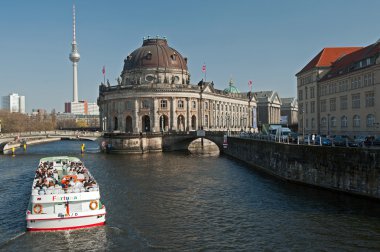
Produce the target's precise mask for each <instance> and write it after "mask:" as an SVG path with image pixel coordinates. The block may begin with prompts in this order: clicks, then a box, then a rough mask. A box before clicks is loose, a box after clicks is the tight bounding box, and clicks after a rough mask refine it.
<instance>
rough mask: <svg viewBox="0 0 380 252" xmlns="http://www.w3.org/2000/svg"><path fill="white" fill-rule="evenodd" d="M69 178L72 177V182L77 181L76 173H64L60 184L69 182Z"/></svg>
mask: <svg viewBox="0 0 380 252" xmlns="http://www.w3.org/2000/svg"><path fill="white" fill-rule="evenodd" d="M71 179H73V180H74V182H77V175H66V176H64V177H63V179H62V181H61V183H62V184H69V183H70V180H71Z"/></svg>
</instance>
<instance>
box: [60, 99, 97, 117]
mask: <svg viewBox="0 0 380 252" xmlns="http://www.w3.org/2000/svg"><path fill="white" fill-rule="evenodd" d="M65 113H71V114H74V115H99V106H98V105H97V104H96V103H91V102H87V101H78V102H66V103H65Z"/></svg>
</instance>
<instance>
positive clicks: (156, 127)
mask: <svg viewBox="0 0 380 252" xmlns="http://www.w3.org/2000/svg"><path fill="white" fill-rule="evenodd" d="M157 111H158V100H157V98H153V112H152V113H151V114H153V118H154V120H153V126H152V127H153V129H152V131H154V132H159V131H160V115H159V114H158V113H157Z"/></svg>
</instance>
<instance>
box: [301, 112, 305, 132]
mask: <svg viewBox="0 0 380 252" xmlns="http://www.w3.org/2000/svg"><path fill="white" fill-rule="evenodd" d="M302 136H303V138H304V139H305V110H304V108H302Z"/></svg>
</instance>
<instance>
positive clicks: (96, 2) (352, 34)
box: [0, 0, 380, 112]
mask: <svg viewBox="0 0 380 252" xmlns="http://www.w3.org/2000/svg"><path fill="white" fill-rule="evenodd" d="M72 5H73V0H33V1H30V0H12V1H6V0H3V1H1V8H0V34H1V39H0V55H1V56H0V96H4V95H7V94H9V93H18V94H19V95H24V96H25V97H26V111H27V112H30V111H31V110H32V109H38V108H42V109H46V110H47V111H48V112H50V111H51V110H52V109H55V110H56V111H57V112H63V111H64V102H67V101H71V100H72V63H71V61H70V60H69V54H70V51H71V42H72ZM75 5H76V20H77V25H76V26H77V27H76V28H77V29H76V32H77V34H76V35H77V36H76V38H77V44H78V49H79V53H80V55H81V59H80V61H79V63H78V87H79V88H78V93H79V99H80V100H87V101H89V102H96V99H97V97H98V87H99V84H100V82H101V81H103V75H102V68H103V66H105V68H106V78H107V79H109V81H110V82H111V84H116V78H117V77H118V76H120V74H121V71H122V69H123V64H124V58H126V57H127V56H128V55H129V54H130V53H131V52H133V51H134V50H135V49H137V48H138V47H140V46H141V45H142V41H143V37H146V36H148V35H150V36H156V35H159V36H161V37H162V36H166V37H167V40H168V43H169V46H170V47H173V48H175V49H176V50H177V51H179V52H180V53H181V54H182V55H183V56H184V57H187V58H188V68H189V71H190V73H191V82H192V83H194V84H196V83H198V82H199V81H200V80H201V79H202V78H204V74H203V73H202V65H203V64H206V66H207V81H213V82H214V84H215V87H216V88H217V89H224V88H226V87H227V86H228V82H229V80H230V79H231V78H232V79H233V80H234V83H235V85H236V87H237V88H238V89H239V90H240V91H241V92H247V91H248V81H249V80H252V82H253V91H265V90H274V91H276V92H278V94H279V96H280V97H284V98H285V97H296V90H297V86H296V77H295V74H296V73H297V72H298V71H300V70H301V69H302V68H303V67H304V66H305V65H306V64H307V63H308V62H309V61H310V60H311V59H312V58H313V57H314V56H315V55H317V54H318V53H319V52H320V51H321V50H322V49H323V48H324V47H340V46H367V45H370V44H372V43H375V42H376V41H377V40H378V39H379V38H380V23H379V9H380V1H378V0H363V1H357V0H318V1H312V0H309V1H305V0H288V1H285V0H268V1H256V0H235V1H218V0H191V1H181V0H166V1H157V0H144V1H125V0H107V1H106V0H102V1H100V0H75Z"/></svg>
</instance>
